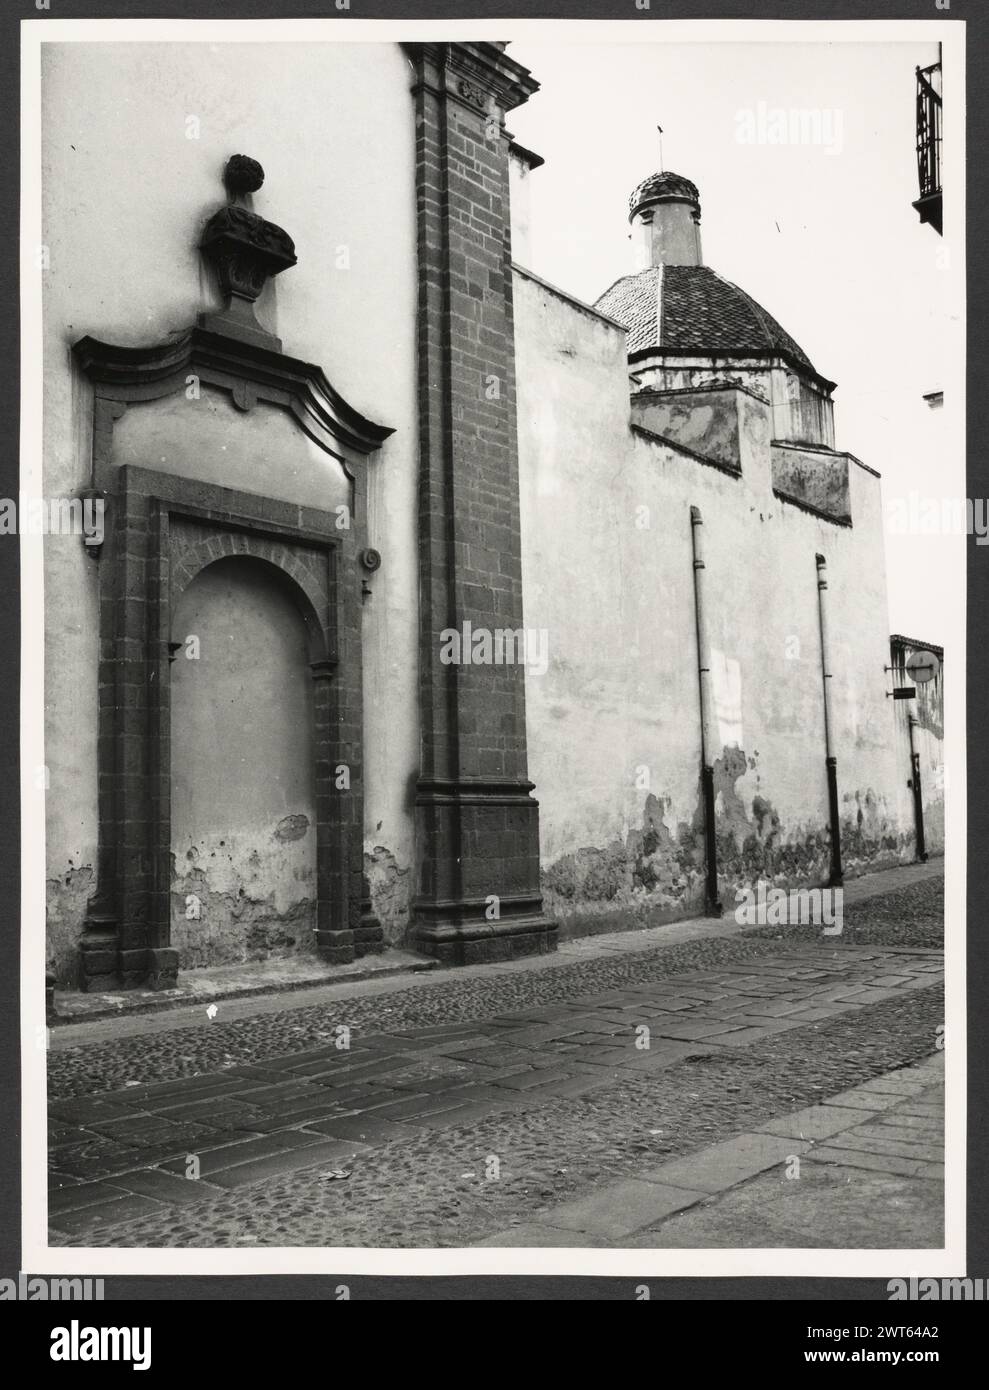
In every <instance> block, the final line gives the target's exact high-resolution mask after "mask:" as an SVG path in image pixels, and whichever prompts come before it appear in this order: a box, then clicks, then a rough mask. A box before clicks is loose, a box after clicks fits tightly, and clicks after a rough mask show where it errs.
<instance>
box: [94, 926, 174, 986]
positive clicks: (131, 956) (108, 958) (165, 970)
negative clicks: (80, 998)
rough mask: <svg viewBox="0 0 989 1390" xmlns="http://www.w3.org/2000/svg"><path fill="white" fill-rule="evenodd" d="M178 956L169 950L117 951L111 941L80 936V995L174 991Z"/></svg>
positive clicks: (146, 948) (149, 948)
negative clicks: (135, 990) (130, 990)
mask: <svg viewBox="0 0 989 1390" xmlns="http://www.w3.org/2000/svg"><path fill="white" fill-rule="evenodd" d="M178 976H179V953H178V951H177V950H176V949H175V948H174V947H173V946H157V947H156V946H137V947H133V948H130V949H127V950H123V951H122V950H120V949H119V948H118V945H117V940H116V938H115V937H106V936H97V935H95V934H91V935H88V936H84V937H83V939H82V941H80V943H79V988H80V989H81V990H82V992H83V993H84V994H102V993H107V992H112V991H116V990H121V989H153V990H160V989H175V987H176V985H177V984H178Z"/></svg>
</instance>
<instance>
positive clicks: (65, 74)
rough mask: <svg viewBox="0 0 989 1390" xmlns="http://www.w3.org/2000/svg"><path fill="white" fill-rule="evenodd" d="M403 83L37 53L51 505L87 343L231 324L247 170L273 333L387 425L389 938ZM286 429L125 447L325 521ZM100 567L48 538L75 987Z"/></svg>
mask: <svg viewBox="0 0 989 1390" xmlns="http://www.w3.org/2000/svg"><path fill="white" fill-rule="evenodd" d="M409 85H410V77H409V70H408V65H407V63H406V60H405V58H404V56H403V55H402V53H401V51H400V49H399V48H398V46H397V45H384V44H381V45H377V44H376V45H365V44H345V45H344V44H341V45H335V44H334V45H330V44H327V45H312V46H303V45H301V44H285V45H279V44H236V45H234V44H231V45H224V44H220V45H212V44H140V45H131V44H121V43H115V44H106V45H103V44H95V43H73V44H52V45H48V46H46V48H45V51H44V55H43V73H42V101H43V117H42V134H43V180H44V190H45V201H44V241H45V246H46V249H47V268H46V269H45V271H44V315H45V344H44V371H45V413H44V451H45V460H44V462H45V491H46V495H47V496H50V497H51V496H72V495H76V494H77V493H78V490H79V489H80V488H81V487H83V486H85V484H86V482H87V479H88V468H89V459H90V433H91V418H92V398H91V394H90V391H89V388H88V386H87V384H86V383H85V381H84V380H83V379H82V378H81V377H80V376H79V375H78V373H77V372H76V371H75V370H74V369H73V366H72V361H71V357H70V351H69V350H70V346H71V344H72V343H73V342H75V341H76V340H77V339H79V338H81V337H83V336H84V335H86V334H90V335H92V336H93V337H96V338H100V339H103V340H105V341H109V342H113V343H119V344H127V345H134V346H138V345H145V344H151V343H157V342H160V341H162V340H165V339H167V337H168V336H169V335H170V334H174V333H176V332H180V331H182V330H184V329H185V328H187V327H188V326H189V325H190V324H191V323H193V322H194V321H195V318H196V315H197V314H198V313H199V312H201V311H203V310H207V309H211V308H216V307H219V296H218V293H217V290H216V287H215V285H214V284H213V282H212V280H211V277H210V275H209V274H208V272H207V270H206V268H205V267H204V265H203V263H202V260H201V257H200V255H199V252H198V249H197V243H198V240H199V235H200V232H201V229H202V226H203V224H204V222H205V220H206V218H207V217H208V216H210V215H211V214H212V213H213V212H214V211H215V210H216V209H217V208H218V207H220V206H222V204H223V202H224V191H223V187H222V183H221V174H222V170H223V166H224V164H225V162H226V160H227V159H228V157H229V156H230V155H231V154H234V153H244V154H248V155H250V156H252V157H254V158H256V159H258V160H259V161H260V162H261V164H262V165H263V166H264V169H265V172H266V180H265V185H264V187H263V188H262V189H261V191H260V192H259V193H257V194H255V195H254V207H255V210H256V211H258V212H260V213H261V214H262V215H263V216H265V217H267V218H269V220H271V221H274V222H276V223H278V224H279V225H280V226H283V227H284V228H285V229H286V230H287V231H288V232H289V234H290V235H291V236H292V237H293V239H294V241H295V244H296V250H297V254H298V257H299V264H298V265H297V266H296V267H294V268H293V269H291V270H289V271H286V272H285V273H284V274H283V275H281V276H280V277H278V279H277V280H276V281H275V282H274V283H273V284H269V286H268V287H267V288H266V290H265V292H264V294H263V295H262V298H261V300H260V301H259V305H258V311H259V317H260V318H261V320H262V321H263V322H264V324H265V326H266V327H268V328H269V329H271V331H273V332H275V333H277V334H278V335H279V336H280V337H281V338H282V340H283V343H284V349H285V351H286V352H288V353H290V354H292V355H293V356H295V357H299V358H302V359H303V360H305V361H310V362H315V363H318V364H319V365H320V366H322V367H323V369H324V371H325V372H326V374H327V376H328V377H329V379H330V381H331V382H332V384H333V385H334V387H335V388H336V389H337V390H338V391H339V392H340V393H341V394H342V395H343V396H344V398H345V399H346V400H347V401H348V402H349V403H350V404H351V405H353V406H354V407H355V408H356V409H357V410H359V411H360V412H362V413H363V414H364V415H366V416H368V417H369V418H370V419H373V420H375V421H378V422H380V423H381V424H384V425H388V426H391V427H392V428H393V429H394V430H395V433H394V434H393V435H392V436H391V437H390V438H389V439H388V440H387V441H386V443H385V444H384V446H383V447H382V449H381V450H380V452H379V453H378V454H377V455H375V456H373V457H372V459H371V460H370V464H369V489H368V509H369V541H370V544H371V545H372V546H375V547H376V548H378V549H379V550H380V551H381V552H382V556H383V564H382V568H381V569H380V570H379V571H378V572H377V574H376V575H375V576H374V578H373V580H372V588H373V595H372V597H370V598H369V599H367V600H366V602H365V607H364V623H365V630H364V680H365V689H366V702H365V703H366V726H365V749H366V761H365V769H364V771H365V797H366V826H365V830H366V851H367V861H366V862H367V868H368V871H369V877H370V880H371V885H372V895H373V897H374V901H375V907H376V910H377V912H378V914H379V916H380V917H381V918H382V921H383V925H384V927H385V931H386V935H387V936H388V938H389V939H392V940H395V939H398V938H400V937H402V936H403V935H404V932H405V929H406V925H407V915H408V912H407V907H408V883H409V879H410V873H409V865H410V864H411V863H412V860H413V852H412V834H413V826H412V816H411V806H410V804H409V795H408V787H409V786H410V785H411V783H412V779H413V776H414V773H415V770H416V768H417V766H418V732H417V720H416V703H417V694H416V629H417V568H416V549H415V546H416V535H415V524H416V521H415V518H416V506H415V497H416V414H415V412H416V405H415V246H416V243H415V186H414V184H415V175H414V136H415V126H414V115H413V102H412V96H411V93H410V91H409ZM372 128H373V129H374V131H375V140H374V147H373V158H369V155H368V140H367V132H368V130H369V129H372ZM384 228H387V235H383V234H382V229H384ZM193 409H195V410H196V411H197V412H198V414H196V416H195V417H193V416H192V415H191V413H190V412H191V411H192V410H193ZM169 412H171V415H170V414H169ZM275 416H277V412H274V411H270V410H262V409H260V408H259V409H258V410H256V411H255V412H253V413H252V416H251V418H250V421H249V422H248V423H247V424H246V425H245V424H243V423H242V422H241V429H240V432H239V434H237V431H236V430H235V429H234V423H235V419H236V412H235V411H234V409H233V407H232V406H231V405H230V403H229V400H228V399H226V398H225V397H223V396H222V395H214V394H213V393H210V392H206V391H204V393H203V397H202V399H201V400H200V401H199V402H198V403H195V405H193V404H189V405H188V407H187V408H186V404H185V402H183V401H181V400H172V401H171V402H168V403H158V404H157V405H156V406H155V407H154V408H152V407H150V406H139V407H132V408H131V409H130V410H129V411H128V414H127V416H125V418H124V419H123V420H121V421H120V422H119V423H118V426H117V430H118V431H119V432H120V433H119V435H118V441H119V447H120V448H121V449H122V451H123V452H124V453H127V454H128V456H129V457H130V458H132V460H133V461H136V462H141V463H142V464H143V465H144V466H146V467H156V466H161V467H163V468H169V469H171V470H172V471H175V472H180V473H184V472H187V471H188V472H189V473H190V474H191V475H193V476H202V477H206V478H209V479H211V480H213V481H216V482H220V483H223V484H227V485H232V486H235V487H238V488H243V489H245V490H250V491H255V492H259V493H264V494H266V495H273V496H277V497H284V498H287V499H288V500H299V501H300V502H302V503H304V504H308V505H320V506H323V507H326V508H332V506H333V505H335V503H336V500H337V497H338V494H339V485H340V479H339V478H337V477H334V474H333V468H332V465H331V461H329V460H328V459H327V458H326V457H325V455H320V457H319V458H318V459H316V458H315V457H314V455H315V454H317V453H318V451H316V450H315V449H311V448H310V446H309V445H308V443H307V441H306V440H305V437H304V436H303V435H302V434H301V432H300V431H298V430H297V429H295V427H294V426H293V425H292V424H291V422H290V421H289V420H288V419H287V417H285V418H284V419H276V418H273V417H275ZM235 436H236V438H237V439H238V440H239V442H238V444H237V445H236V446H235V445H234V438H235ZM159 444H161V446H162V447H161V448H160V449H158V445H159ZM224 444H226V446H227V447H226V452H224ZM156 450H157V452H156ZM163 455H164V456H166V457H167V459H168V462H167V463H162V462H161V458H162V456H163ZM96 569H97V567H96V566H95V565H94V564H93V563H92V561H91V560H90V559H88V558H87V557H86V555H85V553H84V551H83V546H82V544H81V542H80V541H79V539H78V538H77V537H51V538H48V540H47V541H46V559H45V601H46V605H47V609H48V612H49V613H51V614H57V615H58V621H57V622H55V623H50V624H49V637H48V646H47V653H46V716H47V732H46V763H47V767H48V778H49V787H48V792H47V798H46V812H47V854H48V878H49V884H48V887H49V900H50V920H49V933H50V940H49V954H50V958H51V959H52V961H53V962H54V963H56V964H57V967H58V972H59V981H60V984H63V985H65V984H68V983H70V980H71V972H72V970H73V968H74V967H73V958H74V948H75V943H76V940H77V938H78V935H79V932H80V929H81V925H82V921H83V916H84V914H85V909H86V902H87V900H88V898H89V897H90V896H91V895H92V892H93V890H94V888H95V886H96V885H95V878H94V875H95V865H96V826H97V813H96V728H97V658H98V637H97V633H98V625H97V616H98V615H97V574H96Z"/></svg>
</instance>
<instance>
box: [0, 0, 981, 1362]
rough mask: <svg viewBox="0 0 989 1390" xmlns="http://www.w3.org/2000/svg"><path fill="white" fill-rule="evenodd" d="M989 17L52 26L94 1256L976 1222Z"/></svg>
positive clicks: (706, 1268) (57, 585)
mask: <svg viewBox="0 0 989 1390" xmlns="http://www.w3.org/2000/svg"><path fill="white" fill-rule="evenodd" d="M328 8H329V9H331V10H332V5H331V6H329V7H328ZM338 8H339V7H338ZM356 8H357V6H356V5H355V10H356ZM645 8H648V6H646V7H645ZM951 18H952V16H950V15H948V14H947V13H945V14H944V15H942V14H941V13H940V11H939V9H938V8H937V7H935V6H934V5H933V4H932V5H931V7H930V15H929V17H928V18H927V19H926V20H923V21H917V22H912V21H911V22H909V23H899V22H894V21H892V20H890V21H889V23H888V24H885V23H882V24H881V23H873V24H870V25H868V26H856V25H854V24H842V23H837V22H836V23H834V24H810V23H808V24H799V23H790V24H780V25H776V24H772V23H768V22H765V23H764V22H761V21H758V22H757V21H752V22H747V21H746V22H737V23H736V22H731V23H728V22H726V23H724V24H696V25H695V24H690V23H686V22H684V23H675V24H670V25H666V24H651V25H650V26H649V27H648V28H645V27H639V28H637V29H636V31H635V33H634V35H633V34H631V33H630V32H629V29H630V26H629V25H628V24H625V25H619V24H609V23H602V24H601V26H600V29H598V28H597V26H594V25H587V24H583V25H569V24H568V23H566V22H563V21H559V22H551V21H546V22H541V21H537V20H523V19H521V18H520V19H519V20H518V21H510V20H500V21H498V22H497V23H481V22H479V21H478V22H476V23H472V24H464V25H458V24H457V23H455V22H453V21H451V22H450V23H449V24H448V25H446V26H445V27H444V25H443V24H442V23H437V22H435V21H432V22H430V23H423V24H421V25H420V24H417V23H414V22H412V20H411V17H410V21H409V22H407V23H403V24H395V25H389V24H386V23H384V22H375V23H372V22H371V21H364V22H363V27H361V26H362V22H361V20H360V17H359V16H358V15H356V14H355V15H354V17H353V19H352V20H348V21H347V23H346V25H334V24H333V22H332V21H330V20H329V19H327V20H326V22H325V23H324V22H322V21H313V22H311V23H310V22H309V21H302V20H300V21H298V22H297V23H296V22H289V21H287V20H286V21H285V22H284V23H280V24H279V23H260V22H259V23H254V22H250V21H245V22H240V21H238V20H233V19H231V20H229V21H216V20H210V21H209V22H205V21H204V22H203V23H201V24H197V23H192V22H178V21H169V22H167V23H165V22H161V23H159V22H158V21H156V20H150V19H149V20H138V19H134V20H123V21H114V22H112V23H111V22H109V21H107V22H106V23H103V22H102V21H78V22H77V21H74V20H72V19H71V18H69V17H67V16H66V17H62V16H55V15H54V14H53V15H52V16H51V17H50V18H46V19H45V20H44V21H41V20H40V19H39V20H37V21H34V20H32V21H31V22H29V23H27V24H25V25H24V26H23V46H22V52H21V73H22V103H23V104H22V180H23V182H22V208H21V217H22V224H21V225H22V237H21V256H22V266H23V267H24V270H23V275H22V289H21V294H22V323H21V333H22V372H23V385H22V389H23V410H24V415H23V423H22V449H21V490H20V494H19V496H18V497H17V498H16V499H7V500H6V501H5V502H4V503H3V504H2V505H3V512H2V513H0V515H3V516H5V517H6V525H7V532H8V534H14V533H15V532H16V534H17V535H18V537H19V541H20V547H21V566H22V569H21V574H22V578H21V585H22V603H23V605H24V609H23V612H24V613H25V615H26V614H27V613H28V612H29V611H30V613H31V614H32V615H33V621H32V622H31V623H27V622H25V628H24V638H23V646H22V685H21V690H22V701H23V703H22V711H23V713H22V719H23V724H22V754H21V787H22V793H21V795H22V807H23V817H24V821H23V831H22V837H23V838H22V855H23V863H24V872H23V879H22V890H21V893H22V896H21V914H22V917H21V922H22V925H21V931H22V938H21V939H22V969H23V972H24V976H23V985H22V990H23V993H22V999H23V1008H24V1011H25V1012H24V1020H25V1021H24V1033H23V1038H24V1041H23V1045H22V1066H23V1080H24V1107H25V1121H24V1123H25V1131H24V1144H25V1148H24V1175H23V1185H24V1199H23V1200H24V1218H23V1239H24V1243H25V1248H26V1250H29V1251H30V1252H31V1254H32V1256H33V1263H32V1265H31V1267H32V1268H36V1269H38V1270H39V1271H40V1272H42V1273H44V1272H45V1271H47V1272H49V1273H67V1272H70V1271H74V1272H77V1273H78V1272H79V1271H80V1270H81V1269H82V1266H83V1265H84V1266H85V1272H86V1273H87V1274H93V1275H100V1276H106V1277H109V1276H111V1275H112V1274H113V1273H114V1271H116V1270H119V1271H124V1272H127V1273H130V1274H146V1273H149V1274H153V1273H158V1272H168V1273H173V1274H197V1273H202V1274H209V1273H219V1272H224V1271H226V1272H232V1273H237V1274H247V1273H250V1272H252V1271H257V1272H258V1273H273V1272H278V1273H286V1274H288V1273H296V1272H299V1271H300V1270H323V1269H327V1270H335V1269H339V1268H344V1267H346V1268H353V1269H355V1270H363V1271H365V1272H367V1271H379V1272H380V1271H384V1270H390V1269H395V1270H401V1271H404V1272H411V1271H413V1270H414V1269H416V1268H418V1267H419V1266H417V1265H416V1264H415V1263H414V1262H415V1261H416V1260H420V1261H422V1262H423V1263H422V1266H421V1267H422V1268H423V1269H424V1270H425V1269H427V1268H428V1269H429V1270H432V1271H433V1272H439V1273H443V1272H446V1273H450V1272H459V1271H462V1270H470V1271H474V1272H477V1273H497V1272H506V1273H516V1274H517V1273H524V1272H525V1271H526V1270H531V1271H534V1272H541V1273H551V1272H558V1273H564V1274H570V1273H576V1272H578V1270H581V1271H588V1272H593V1271H595V1270H597V1271H603V1272H609V1273H616V1272H618V1270H619V1269H620V1268H622V1266H621V1265H620V1263H619V1261H620V1260H621V1259H623V1258H626V1257H627V1258H628V1259H629V1260H631V1261H632V1263H631V1264H629V1266H628V1267H629V1268H633V1267H634V1268H637V1269H642V1270H645V1271H647V1272H651V1273H652V1274H653V1275H657V1276H658V1275H660V1274H663V1273H664V1272H665V1273H669V1274H671V1275H675V1274H691V1275H697V1274H708V1273H716V1274H719V1275H748V1274H765V1275H769V1274H773V1275H788V1274H789V1275H801V1276H808V1275H821V1276H823V1275H829V1276H831V1275H834V1276H849V1277H850V1276H854V1277H865V1276H872V1277H875V1278H876V1279H877V1280H878V1279H881V1280H882V1281H884V1287H885V1286H886V1281H891V1282H890V1283H889V1290H890V1291H889V1294H888V1296H889V1297H900V1296H902V1297H904V1298H907V1297H917V1294H916V1291H914V1292H910V1289H909V1287H908V1285H909V1280H910V1278H911V1277H916V1276H918V1275H920V1274H922V1275H924V1276H928V1275H930V1276H933V1277H935V1279H937V1278H939V1277H940V1276H943V1275H959V1274H961V1273H964V1270H963V1268H962V1263H963V1258H964V1256H963V1251H964V1223H965V1184H964V1142H965V1139H964V1087H965V1066H966V1054H965V1024H964V989H965V874H966V865H965V854H966V850H965V788H966V767H965V728H964V720H965V694H964V692H965V685H966V632H965V565H966V553H967V549H968V548H970V547H980V546H984V545H986V544H987V542H989V514H987V509H986V504H985V502H982V503H979V502H977V501H975V502H973V501H972V500H971V498H970V497H968V495H967V489H966V479H965V405H966V402H965V333H966V313H965V307H966V301H965V243H964V213H965V201H964V176H965V102H964V94H965V84H966V68H965V45H964V26H959V25H957V24H952V23H950V22H949V20H950V19H951ZM942 202H943V203H944V211H943V214H942ZM970 699H971V696H970ZM946 986H947V1002H946ZM946 1094H947V1105H946ZM44 1112H46V1118H45V1113H44ZM43 1149H46V1150H47V1166H48V1171H47V1187H46V1186H45V1181H44V1166H43V1161H42V1150H43ZM946 1159H947V1166H946ZM946 1174H947V1179H948V1181H947V1187H946ZM946 1191H947V1197H948V1200H947V1203H946ZM341 1252H343V1254H344V1255H345V1256H346V1257H347V1261H349V1263H347V1262H346V1261H345V1260H343V1259H341ZM389 1262H390V1263H389ZM26 1267H27V1255H25V1268H26ZM898 1282H899V1283H902V1284H903V1286H904V1292H903V1293H902V1295H901V1294H899V1293H897V1292H896V1290H895V1289H894V1287H893V1285H895V1284H897V1283H898ZM640 1296H645V1297H648V1296H649V1295H648V1293H647V1294H645V1295H640ZM883 1296H884V1297H886V1296H887V1295H886V1294H884V1295H883ZM942 1296H944V1297H947V1296H948V1295H947V1294H944V1295H942ZM66 1345H68V1343H67V1344H66ZM52 1354H53V1356H54V1354H55V1353H54V1352H53V1353H52Z"/></svg>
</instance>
